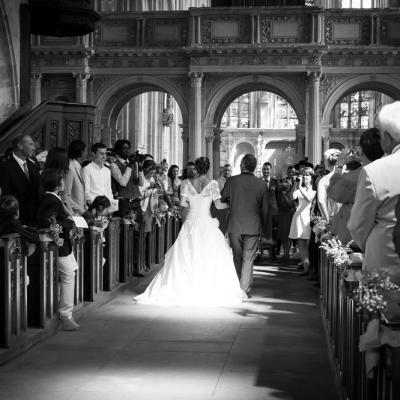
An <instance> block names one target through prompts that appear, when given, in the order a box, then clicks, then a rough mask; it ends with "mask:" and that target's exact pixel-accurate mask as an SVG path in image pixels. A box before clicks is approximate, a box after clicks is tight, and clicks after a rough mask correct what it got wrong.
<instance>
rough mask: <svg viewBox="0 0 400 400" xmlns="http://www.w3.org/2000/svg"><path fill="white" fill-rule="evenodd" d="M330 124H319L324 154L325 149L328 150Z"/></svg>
mask: <svg viewBox="0 0 400 400" xmlns="http://www.w3.org/2000/svg"><path fill="white" fill-rule="evenodd" d="M331 127H332V125H323V126H321V137H322V146H323V147H322V154H324V153H325V152H326V151H327V150H329V146H330V141H329V136H330V129H331Z"/></svg>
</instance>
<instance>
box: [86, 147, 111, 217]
mask: <svg viewBox="0 0 400 400" xmlns="http://www.w3.org/2000/svg"><path fill="white" fill-rule="evenodd" d="M90 151H91V153H92V158H93V161H92V162H90V163H89V164H88V165H87V166H86V167H84V168H83V169H82V176H83V184H84V186H85V201H86V203H87V204H88V205H90V204H91V203H92V201H93V200H94V199H95V198H96V197H97V196H107V197H108V199H109V200H110V202H111V205H113V203H115V202H114V197H113V193H112V188H111V171H110V169H109V168H107V167H106V165H105V163H106V159H107V146H106V145H105V144H103V143H95V144H94V145H93V146H92V148H91V149H90ZM113 210H114V209H113ZM114 211H115V210H114Z"/></svg>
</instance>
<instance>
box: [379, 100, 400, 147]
mask: <svg viewBox="0 0 400 400" xmlns="http://www.w3.org/2000/svg"><path fill="white" fill-rule="evenodd" d="M399 115H400V101H395V102H394V103H391V104H386V105H385V106H383V107H382V109H381V110H380V111H379V114H378V117H377V119H376V124H377V127H378V129H379V131H380V135H381V145H382V149H383V151H384V152H385V153H387V154H390V153H391V152H392V150H393V149H394V148H395V147H396V146H397V145H398V144H400V119H399Z"/></svg>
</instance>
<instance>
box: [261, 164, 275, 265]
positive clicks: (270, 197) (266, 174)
mask: <svg viewBox="0 0 400 400" xmlns="http://www.w3.org/2000/svg"><path fill="white" fill-rule="evenodd" d="M271 169H272V165H271V163H270V162H265V163H264V164H263V166H262V176H261V180H263V181H264V182H265V183H266V190H267V196H266V199H267V200H266V201H267V203H268V204H267V209H268V213H267V215H266V218H267V219H266V220H265V221H263V237H264V238H265V239H266V240H267V241H271V243H272V244H271V258H272V260H275V259H276V253H277V249H276V234H277V231H278V181H277V180H276V179H275V178H272V177H271Z"/></svg>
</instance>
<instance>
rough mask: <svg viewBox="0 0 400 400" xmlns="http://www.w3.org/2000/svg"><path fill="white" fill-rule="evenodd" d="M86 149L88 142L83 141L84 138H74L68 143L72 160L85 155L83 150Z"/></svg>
mask: <svg viewBox="0 0 400 400" xmlns="http://www.w3.org/2000/svg"><path fill="white" fill-rule="evenodd" d="M85 149H86V143H85V142H82V140H73V141H72V142H71V143H70V144H69V145H68V157H69V158H70V159H71V160H75V159H76V158H80V157H82V155H83V152H84V151H85Z"/></svg>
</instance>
